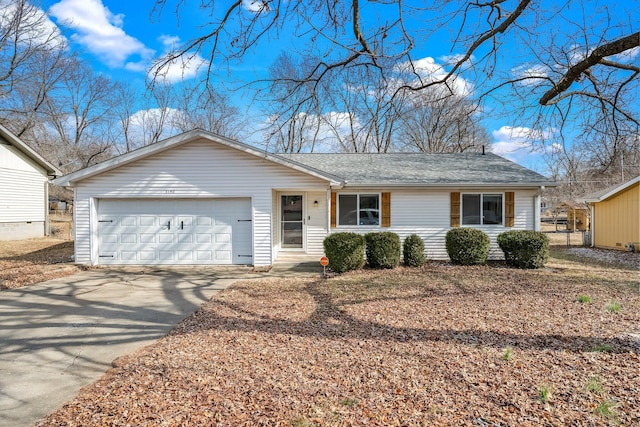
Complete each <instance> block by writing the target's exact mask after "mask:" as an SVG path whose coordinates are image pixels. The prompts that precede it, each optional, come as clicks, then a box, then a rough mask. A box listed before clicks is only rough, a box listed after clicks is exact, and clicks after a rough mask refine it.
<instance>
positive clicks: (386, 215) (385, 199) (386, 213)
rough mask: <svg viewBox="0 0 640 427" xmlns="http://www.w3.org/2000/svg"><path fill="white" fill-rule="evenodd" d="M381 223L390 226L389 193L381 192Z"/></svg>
mask: <svg viewBox="0 0 640 427" xmlns="http://www.w3.org/2000/svg"><path fill="white" fill-rule="evenodd" d="M381 225H382V226H383V227H391V193H382V218H381Z"/></svg>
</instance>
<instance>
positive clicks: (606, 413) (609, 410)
mask: <svg viewBox="0 0 640 427" xmlns="http://www.w3.org/2000/svg"><path fill="white" fill-rule="evenodd" d="M616 406H617V404H616V402H614V401H613V400H605V401H604V402H601V403H600V404H599V405H598V406H596V408H595V409H594V410H593V413H594V414H596V415H600V416H601V417H604V418H606V419H608V420H611V421H615V420H616V419H617V418H618V416H617V415H616V411H615V408H616Z"/></svg>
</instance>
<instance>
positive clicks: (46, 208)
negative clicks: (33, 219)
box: [44, 180, 51, 236]
mask: <svg viewBox="0 0 640 427" xmlns="http://www.w3.org/2000/svg"><path fill="white" fill-rule="evenodd" d="M44 235H45V236H51V222H50V218H49V180H46V181H45V182H44Z"/></svg>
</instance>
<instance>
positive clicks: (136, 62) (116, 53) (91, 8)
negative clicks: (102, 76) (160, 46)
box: [49, 0, 154, 70]
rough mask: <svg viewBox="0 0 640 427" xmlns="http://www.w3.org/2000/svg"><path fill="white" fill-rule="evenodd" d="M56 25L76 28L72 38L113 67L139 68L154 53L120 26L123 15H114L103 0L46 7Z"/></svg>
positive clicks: (74, 0)
mask: <svg viewBox="0 0 640 427" xmlns="http://www.w3.org/2000/svg"><path fill="white" fill-rule="evenodd" d="M49 14H50V15H51V16H53V17H54V18H56V20H57V21H58V23H59V24H61V25H64V26H66V27H69V28H71V29H73V30H74V31H75V33H74V34H73V35H72V36H71V39H72V40H73V41H75V42H77V43H79V44H81V45H82V46H84V47H86V48H87V49H88V50H89V51H90V52H92V53H93V54H94V55H96V56H97V57H98V58H100V60H101V61H103V62H104V63H105V64H107V65H108V66H109V67H112V68H120V67H124V68H127V69H133V70H140V69H141V68H143V69H144V68H145V67H143V64H144V63H146V62H147V61H148V60H149V59H150V58H151V57H152V56H153V55H154V51H153V50H152V49H149V48H147V47H146V46H145V45H144V44H143V43H142V42H141V41H140V40H138V39H136V38H134V37H132V36H130V35H128V34H127V33H126V32H125V31H124V30H123V29H122V26H123V23H124V15H122V14H113V13H112V12H111V11H110V10H109V9H108V8H107V7H105V6H104V4H103V3H102V0H61V1H59V2H58V3H55V4H53V5H52V6H51V7H50V8H49Z"/></svg>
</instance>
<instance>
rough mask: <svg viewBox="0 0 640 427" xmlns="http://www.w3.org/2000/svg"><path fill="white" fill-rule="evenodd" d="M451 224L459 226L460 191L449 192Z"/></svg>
mask: <svg viewBox="0 0 640 427" xmlns="http://www.w3.org/2000/svg"><path fill="white" fill-rule="evenodd" d="M451 226H452V227H460V193H458V192H455V193H451Z"/></svg>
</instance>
